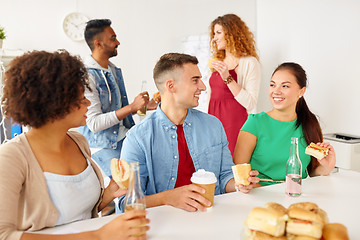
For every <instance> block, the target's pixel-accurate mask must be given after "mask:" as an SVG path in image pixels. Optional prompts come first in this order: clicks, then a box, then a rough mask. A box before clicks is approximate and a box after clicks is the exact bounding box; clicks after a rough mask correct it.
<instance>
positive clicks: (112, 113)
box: [79, 19, 149, 176]
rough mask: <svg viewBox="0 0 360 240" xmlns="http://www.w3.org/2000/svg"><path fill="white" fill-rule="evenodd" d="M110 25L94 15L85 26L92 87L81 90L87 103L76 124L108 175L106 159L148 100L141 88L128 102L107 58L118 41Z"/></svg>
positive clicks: (114, 153)
mask: <svg viewBox="0 0 360 240" xmlns="http://www.w3.org/2000/svg"><path fill="white" fill-rule="evenodd" d="M110 25H111V21H110V20H109V19H95V20H91V21H89V22H88V23H87V25H86V28H85V40H86V43H87V44H88V45H89V47H90V49H91V52H92V54H91V56H89V57H88V58H87V59H86V61H85V65H86V67H87V68H88V71H89V84H90V88H91V90H92V91H89V90H87V89H86V90H85V97H86V98H87V99H89V100H90V102H91V105H90V107H89V110H88V112H87V117H88V118H87V120H86V126H84V127H80V128H79V132H80V133H82V134H83V135H84V136H85V137H86V138H87V140H88V141H89V144H90V148H91V152H92V155H91V156H92V158H93V159H94V160H95V161H96V162H97V163H98V164H99V166H100V167H101V169H102V170H103V171H104V172H105V174H106V175H108V176H110V175H111V171H110V160H111V159H112V158H119V157H120V152H121V147H122V143H123V140H124V138H125V135H126V132H127V131H128V130H129V129H130V128H131V127H132V126H133V125H134V121H133V119H132V113H135V112H136V111H137V110H139V109H140V108H142V107H143V106H144V105H145V104H147V103H148V101H149V95H148V93H147V92H142V93H140V94H139V95H138V96H136V98H135V100H134V101H133V102H132V103H131V104H129V102H128V98H127V95H126V91H125V85H124V80H123V76H122V73H121V69H120V68H117V67H116V66H115V65H114V64H112V63H111V62H110V61H109V58H111V57H114V56H116V55H117V47H118V45H120V42H119V41H118V40H117V39H116V34H115V32H114V30H113V29H112V28H111V27H110Z"/></svg>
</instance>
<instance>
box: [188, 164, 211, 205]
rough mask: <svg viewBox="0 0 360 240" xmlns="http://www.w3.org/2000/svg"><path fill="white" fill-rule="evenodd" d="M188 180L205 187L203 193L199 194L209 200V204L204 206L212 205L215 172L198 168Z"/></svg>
mask: <svg viewBox="0 0 360 240" xmlns="http://www.w3.org/2000/svg"><path fill="white" fill-rule="evenodd" d="M190 180H191V182H192V183H193V184H194V185H197V186H199V187H202V188H203V189H205V193H203V194H201V195H202V196H203V197H204V198H206V199H207V200H209V201H210V202H211V204H210V206H205V207H207V208H210V207H212V206H213V204H214V195H215V185H216V182H217V179H216V176H215V174H214V173H213V172H207V171H205V170H204V169H199V170H198V171H197V172H194V173H193V174H192V177H191V179H190Z"/></svg>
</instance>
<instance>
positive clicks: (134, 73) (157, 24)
mask: <svg viewBox="0 0 360 240" xmlns="http://www.w3.org/2000/svg"><path fill="white" fill-rule="evenodd" d="M74 11H79V12H82V13H84V14H85V15H87V16H88V17H89V18H90V19H94V18H109V19H111V20H112V22H113V24H112V27H113V28H114V30H115V32H116V33H117V35H118V40H119V41H120V43H121V45H120V46H119V48H118V54H119V55H118V56H117V57H115V58H113V59H112V61H113V62H114V63H115V64H116V65H118V66H119V67H121V68H122V69H123V74H124V78H125V83H126V87H127V91H128V94H129V98H130V99H133V98H134V97H135V96H136V95H137V94H138V93H139V92H140V88H141V81H142V80H147V81H148V84H147V85H148V87H149V90H150V93H153V92H155V90H156V88H155V85H154V84H153V80H152V70H153V67H154V65H155V63H156V61H157V60H158V59H159V57H160V56H161V55H162V54H164V53H166V52H175V51H182V41H183V40H184V39H185V38H186V37H187V36H189V35H196V34H204V33H208V28H209V25H210V22H211V21H212V20H213V19H215V18H216V17H217V16H219V15H223V14H226V13H235V14H238V15H239V16H241V17H242V18H243V19H244V21H246V22H247V23H248V25H249V27H250V28H251V29H252V30H255V28H256V2H255V1H254V0H223V1H221V2H219V1H215V0H136V1H134V0H121V1H119V0H104V1H95V0H77V1H75V0H50V1H48V0H29V1H23V0H11V1H9V0H0V25H2V26H4V27H5V28H6V30H7V35H8V38H7V40H6V41H5V43H4V47H5V48H10V49H17V48H21V49H23V50H25V51H27V50H33V49H37V50H48V51H54V50H56V49H59V48H64V49H67V50H68V51H70V52H71V53H73V54H79V55H80V56H82V57H84V56H86V55H87V54H89V52H90V51H89V49H88V47H87V45H86V43H85V42H84V41H83V42H80V43H78V42H73V41H71V40H70V39H68V38H67V37H66V36H65V34H64V33H63V31H62V21H63V19H64V17H65V16H66V15H67V14H68V13H70V12H74Z"/></svg>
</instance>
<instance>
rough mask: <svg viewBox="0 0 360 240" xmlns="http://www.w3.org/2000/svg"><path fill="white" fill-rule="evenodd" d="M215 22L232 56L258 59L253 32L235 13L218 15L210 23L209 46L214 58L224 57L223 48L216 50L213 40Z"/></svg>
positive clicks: (221, 58) (220, 58)
mask: <svg viewBox="0 0 360 240" xmlns="http://www.w3.org/2000/svg"><path fill="white" fill-rule="evenodd" d="M216 24H219V25H220V26H221V27H222V28H223V30H224V34H225V41H226V47H227V48H229V50H230V52H231V53H232V54H233V55H234V56H236V57H244V56H253V57H255V58H256V59H258V60H259V57H258V55H257V53H256V47H255V39H254V34H253V33H252V32H251V31H250V30H249V28H248V26H247V25H246V23H245V22H244V21H243V20H241V18H240V17H238V16H237V15H235V14H226V15H224V16H219V17H217V18H216V19H215V20H214V21H212V22H211V24H210V45H211V46H210V47H211V50H212V53H213V57H214V58H217V59H219V60H223V59H224V58H225V50H218V49H217V46H216V43H215V42H214V41H213V39H214V28H215V25H216Z"/></svg>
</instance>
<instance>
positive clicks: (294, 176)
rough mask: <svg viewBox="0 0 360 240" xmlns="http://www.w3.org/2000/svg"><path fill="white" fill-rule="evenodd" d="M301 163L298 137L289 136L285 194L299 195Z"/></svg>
mask: <svg viewBox="0 0 360 240" xmlns="http://www.w3.org/2000/svg"><path fill="white" fill-rule="evenodd" d="M301 183H302V164H301V161H300V158H299V146H298V138H296V137H292V138H291V147H290V157H289V159H288V161H287V163H286V194H287V195H289V196H291V197H298V196H300V195H301Z"/></svg>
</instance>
